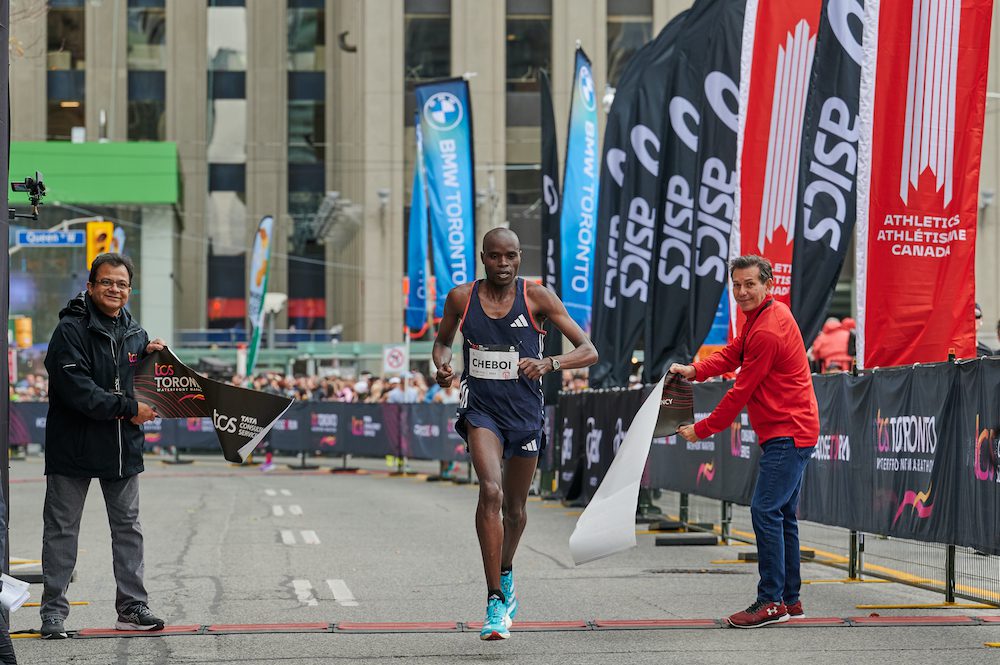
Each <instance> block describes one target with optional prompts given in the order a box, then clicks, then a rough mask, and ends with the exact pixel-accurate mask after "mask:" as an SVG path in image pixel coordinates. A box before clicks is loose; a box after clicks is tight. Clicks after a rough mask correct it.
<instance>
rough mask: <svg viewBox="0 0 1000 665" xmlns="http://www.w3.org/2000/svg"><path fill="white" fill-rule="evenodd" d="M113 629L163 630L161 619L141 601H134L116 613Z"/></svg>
mask: <svg viewBox="0 0 1000 665" xmlns="http://www.w3.org/2000/svg"><path fill="white" fill-rule="evenodd" d="M115 630H163V619H160V618H159V617H157V616H156V615H155V614H153V613H152V612H151V611H150V610H149V608H148V607H146V606H145V605H143V604H142V603H136V604H135V605H133V606H132V607H130V608H128V609H127V610H125V611H124V612H119V613H118V622H117V623H115Z"/></svg>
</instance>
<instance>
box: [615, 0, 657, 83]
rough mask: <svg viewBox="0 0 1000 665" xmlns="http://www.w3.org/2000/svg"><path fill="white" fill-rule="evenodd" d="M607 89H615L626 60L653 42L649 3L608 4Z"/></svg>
mask: <svg viewBox="0 0 1000 665" xmlns="http://www.w3.org/2000/svg"><path fill="white" fill-rule="evenodd" d="M607 35H608V85H609V86H611V87H615V86H617V85H618V79H620V78H621V75H622V73H623V72H624V71H625V67H626V66H627V65H628V62H629V60H630V59H631V58H632V56H633V55H634V54H635V52H636V51H638V50H639V49H640V48H642V46H643V45H644V44H645V43H646V42H648V41H649V40H651V39H652V38H653V3H652V1H651V0H615V1H613V2H609V3H608V25H607Z"/></svg>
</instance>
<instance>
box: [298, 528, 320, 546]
mask: <svg viewBox="0 0 1000 665" xmlns="http://www.w3.org/2000/svg"><path fill="white" fill-rule="evenodd" d="M300 533H301V534H302V542H304V543H305V544H306V545H319V536H317V535H316V532H315V531H301V532H300Z"/></svg>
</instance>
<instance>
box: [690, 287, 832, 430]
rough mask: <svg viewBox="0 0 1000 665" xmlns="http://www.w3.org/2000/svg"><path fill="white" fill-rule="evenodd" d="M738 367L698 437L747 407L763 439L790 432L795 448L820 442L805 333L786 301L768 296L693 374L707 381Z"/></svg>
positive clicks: (723, 425)
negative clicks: (733, 378) (737, 334)
mask: <svg viewBox="0 0 1000 665" xmlns="http://www.w3.org/2000/svg"><path fill="white" fill-rule="evenodd" d="M768 303H770V304H768ZM744 338H745V340H744ZM741 352H742V354H741ZM741 355H742V359H741ZM737 367H740V368H741V369H740V373H739V374H737V375H736V385H734V386H733V387H732V388H730V389H729V391H728V392H727V393H726V395H725V396H724V397H723V398H722V401H721V402H719V405H718V406H717V407H715V410H714V411H712V413H711V414H710V415H709V416H708V418H705V419H704V420H700V421H698V422H697V423H695V426H694V433H695V434H696V435H697V436H698V438H699V439H706V438H708V437H710V436H712V435H713V434H715V433H716V432H720V431H722V430H723V429H725V428H726V427H728V426H729V425H730V424H731V423H732V422H733V420H735V419H736V416H737V415H738V414H739V412H740V410H741V409H742V408H743V407H744V406H746V408H747V412H748V413H749V415H750V424H751V426H752V427H753V428H754V430H755V431H756V432H757V440H758V441H760V443H761V444H764V443H766V442H767V441H770V440H771V439H775V438H778V437H785V436H790V437H792V439H793V440H794V441H795V446H796V447H797V448H808V447H809V446H814V445H816V440H817V438H818V437H819V407H818V406H817V405H816V393H815V392H814V391H813V384H812V376H811V375H810V373H809V361H808V359H807V358H806V350H805V345H804V344H803V343H802V334H801V333H800V332H799V327H798V326H797V325H796V324H795V319H794V318H792V312H791V311H790V310H789V309H788V306H787V305H784V304H783V303H780V302H778V301H777V300H774V299H773V298H771V297H768V298H766V299H765V300H764V302H762V303H761V304H760V306H759V307H758V308H757V309H755V310H754V311H752V312H750V313H749V315H748V316H747V322H746V323H745V324H744V326H743V330H742V331H741V332H740V334H739V336H738V337H736V339H734V340H733V341H731V342H730V343H729V344H727V345H726V347H725V348H723V349H722V350H721V351H718V352H716V353H713V354H712V355H710V356H709V357H708V358H706V359H705V360H702V361H701V362H697V363H694V369H695V373H696V374H695V379H696V380H697V381H704V380H705V379H707V378H710V377H713V376H719V375H720V374H725V373H726V372H732V371H734V370H735V369H736V368H737Z"/></svg>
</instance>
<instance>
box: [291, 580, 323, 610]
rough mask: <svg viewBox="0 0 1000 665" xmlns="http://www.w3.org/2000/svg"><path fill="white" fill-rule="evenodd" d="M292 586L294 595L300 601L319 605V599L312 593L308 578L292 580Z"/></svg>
mask: <svg viewBox="0 0 1000 665" xmlns="http://www.w3.org/2000/svg"><path fill="white" fill-rule="evenodd" d="M292 586H293V587H295V595H296V596H297V597H298V599H299V602H300V603H305V604H306V605H310V606H315V605H319V601H318V600H316V596H314V595H313V586H312V584H310V583H309V580H292Z"/></svg>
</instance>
